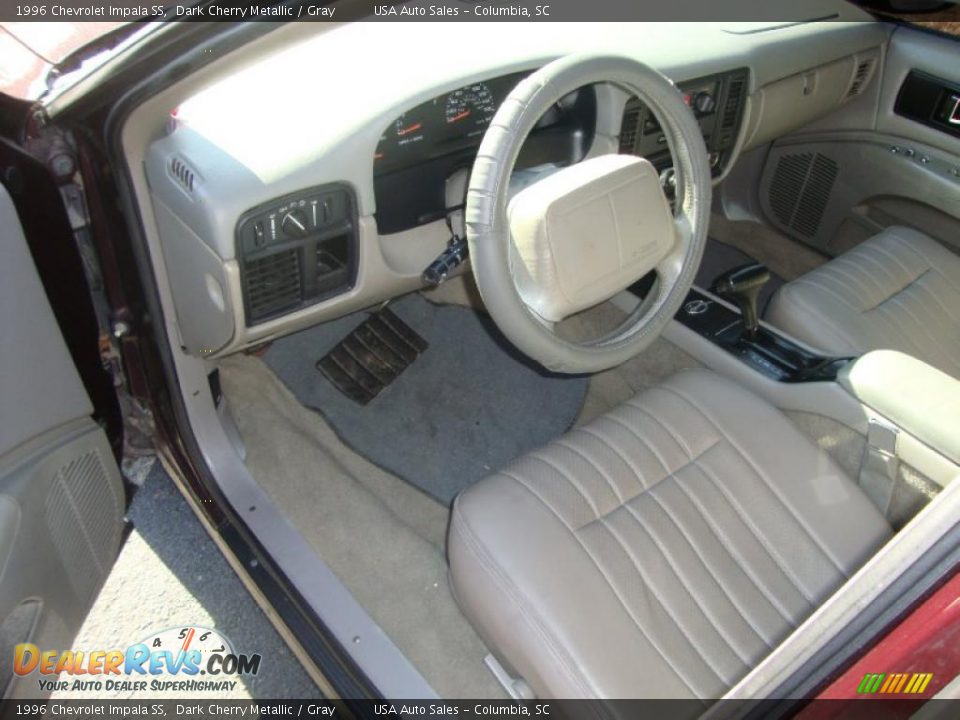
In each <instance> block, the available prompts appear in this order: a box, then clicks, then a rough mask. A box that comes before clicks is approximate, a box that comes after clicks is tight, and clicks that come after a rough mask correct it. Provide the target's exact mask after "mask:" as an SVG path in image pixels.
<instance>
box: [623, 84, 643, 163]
mask: <svg viewBox="0 0 960 720" xmlns="http://www.w3.org/2000/svg"><path fill="white" fill-rule="evenodd" d="M641 110H642V106H641V105H640V101H639V100H638V99H637V98H635V97H632V98H630V99H629V100H627V104H626V106H625V107H624V108H623V120H622V121H621V123H620V154H621V155H633V154H634V153H636V149H637V135H638V134H639V127H638V126H639V124H640V115H641Z"/></svg>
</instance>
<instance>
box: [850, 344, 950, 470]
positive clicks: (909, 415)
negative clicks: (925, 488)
mask: <svg viewBox="0 0 960 720" xmlns="http://www.w3.org/2000/svg"><path fill="white" fill-rule="evenodd" d="M837 380H838V382H839V383H840V384H841V385H842V386H843V387H844V388H845V389H846V390H847V391H848V392H849V393H851V394H852V395H853V396H854V397H856V398H857V399H858V400H859V401H860V402H861V403H863V404H864V405H866V406H867V407H869V408H871V409H873V410H874V411H876V412H877V413H878V414H880V415H882V416H883V417H885V418H887V419H889V420H890V421H892V422H893V423H895V424H896V425H897V426H899V427H900V428H902V429H903V430H905V431H907V432H908V433H910V434H911V435H913V436H914V437H916V438H917V439H918V440H920V441H921V442H923V443H925V444H927V445H928V446H930V447H931V448H933V449H934V450H936V451H938V452H939V453H941V454H942V455H944V456H945V457H947V458H949V459H950V460H952V461H953V462H955V463H960V380H957V379H956V378H953V377H951V376H950V375H947V374H946V373H944V372H941V371H940V370H937V369H936V368H934V367H932V366H930V365H927V364H926V363H925V362H923V361H922V360H917V359H916V358H914V357H911V356H909V355H905V354H904V353H901V352H896V351H894V350H874V351H873V352H869V353H867V354H866V355H863V356H862V357H860V358H858V359H857V360H856V361H855V362H852V363H850V364H849V365H847V366H846V367H845V368H844V369H843V370H841V371H840V374H839V376H838V378H837Z"/></svg>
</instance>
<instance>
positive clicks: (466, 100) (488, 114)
mask: <svg viewBox="0 0 960 720" xmlns="http://www.w3.org/2000/svg"><path fill="white" fill-rule="evenodd" d="M496 111H497V106H496V103H495V102H494V100H493V93H491V92H490V88H488V87H487V86H486V84H485V83H475V84H474V85H467V86H466V87H463V88H460V89H459V90H454V91H453V92H452V93H450V94H449V95H448V96H447V103H446V106H445V108H444V118H445V119H446V121H447V124H448V125H453V124H454V123H461V122H465V121H468V120H469V122H468V123H467V124H468V125H470V126H473V125H481V124H484V123H486V122H488V121H489V120H490V118H492V117H493V115H494V113H495V112H496Z"/></svg>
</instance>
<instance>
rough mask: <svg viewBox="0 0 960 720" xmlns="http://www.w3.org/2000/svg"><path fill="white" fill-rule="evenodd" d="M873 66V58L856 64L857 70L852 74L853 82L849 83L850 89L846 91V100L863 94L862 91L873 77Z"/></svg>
mask: <svg viewBox="0 0 960 720" xmlns="http://www.w3.org/2000/svg"><path fill="white" fill-rule="evenodd" d="M873 66H874V61H873V58H871V59H869V60H861V61H860V62H859V63H858V64H857V70H856V72H855V73H854V74H853V80H851V81H850V88H849V89H848V90H847V99H848V100H849V99H850V98H852V97H856V96H857V95H859V94H860V93H862V92H863V89H864V88H865V87H866V86H867V84H868V83H869V82H870V76H871V75H873Z"/></svg>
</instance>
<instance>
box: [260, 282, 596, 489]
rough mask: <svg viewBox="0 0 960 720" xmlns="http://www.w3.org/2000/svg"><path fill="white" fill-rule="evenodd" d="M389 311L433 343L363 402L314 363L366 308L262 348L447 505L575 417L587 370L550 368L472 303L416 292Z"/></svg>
mask: <svg viewBox="0 0 960 720" xmlns="http://www.w3.org/2000/svg"><path fill="white" fill-rule="evenodd" d="M390 309H391V310H392V311H393V312H394V313H396V314H397V315H398V316H399V317H400V318H401V319H402V320H403V321H404V322H406V323H407V324H408V325H410V327H411V328H413V329H414V330H415V331H416V332H418V333H419V334H420V335H422V336H423V338H424V339H426V340H427V342H428V343H429V348H428V349H427V351H426V352H425V353H424V354H423V355H422V356H421V357H420V358H419V359H417V360H416V361H415V362H414V363H413V364H412V365H411V366H410V367H409V368H408V369H407V370H406V371H405V372H404V373H403V374H402V375H401V376H400V377H399V378H397V380H396V381H394V382H393V383H392V384H391V385H390V386H388V387H387V388H386V389H384V390H383V391H382V392H381V393H380V394H379V395H377V397H376V398H374V399H373V400H372V401H370V403H369V404H368V405H366V406H361V405H357V404H356V403H355V402H353V401H352V400H350V399H349V398H347V397H346V396H344V395H343V394H341V393H340V392H339V391H338V390H336V389H335V388H334V387H333V385H331V384H330V382H329V381H328V380H327V379H326V378H324V377H323V375H321V373H320V372H318V371H317V369H316V367H315V366H316V362H317V360H318V359H319V358H320V357H322V356H323V355H325V354H326V353H327V352H329V351H330V350H331V349H332V348H333V347H334V346H335V345H336V344H337V343H339V342H340V341H341V340H342V339H343V338H344V336H345V335H347V334H348V333H350V332H351V331H353V330H354V329H355V328H356V327H357V326H358V325H359V324H360V323H362V322H363V321H364V320H366V318H367V317H368V315H367V313H355V314H353V315H350V316H347V317H345V318H341V319H339V320H335V321H332V322H328V323H324V324H322V325H317V326H316V327H312V328H309V329H307V330H304V331H302V332H299V333H296V334H295V335H289V336H287V337H285V338H281V339H280V340H277V341H275V342H274V343H273V345H271V347H270V349H269V350H268V351H267V353H266V354H265V355H264V360H265V361H266V363H267V364H268V365H269V366H270V368H271V369H272V370H273V371H274V372H275V373H276V374H277V376H278V377H279V378H280V379H281V380H282V381H283V382H284V384H286V386H287V387H288V388H290V390H291V391H292V392H293V394H294V395H296V397H297V399H298V400H300V402H301V403H303V404H304V405H305V406H307V407H309V408H312V409H314V410H316V411H318V412H320V413H321V414H322V415H323V416H324V417H325V418H326V419H327V421H328V422H329V423H330V424H331V425H332V426H333V427H334V428H335V429H336V431H337V433H338V434H339V435H340V437H341V438H342V439H343V440H344V442H346V443H347V444H348V445H349V446H351V447H352V448H353V449H354V450H356V451H357V452H358V453H360V454H361V455H363V456H364V457H366V458H367V459H369V460H371V461H372V462H374V463H376V464H377V465H379V466H380V467H382V468H384V469H386V470H389V471H390V472H392V473H394V474H395V475H397V476H399V477H401V478H403V479H404V480H406V481H407V482H409V483H411V484H413V485H416V486H417V487H419V488H420V489H421V490H424V491H425V492H427V493H428V494H429V495H431V496H433V497H435V498H436V499H438V500H440V501H441V502H443V503H449V502H450V501H451V500H452V499H453V498H454V496H455V495H456V494H457V493H458V492H459V491H460V490H462V489H463V488H465V487H467V486H468V485H470V484H471V483H474V482H476V481H477V480H480V479H482V478H484V477H485V476H487V475H489V474H490V473H491V472H493V471H495V470H497V469H499V468H501V467H503V466H504V465H505V464H506V463H508V462H509V461H510V460H512V459H514V458H516V457H518V456H520V455H523V454H525V453H527V452H529V451H531V450H533V449H535V448H537V447H540V446H541V445H544V444H545V443H547V442H549V441H551V440H553V439H555V438H557V437H558V436H560V435H562V434H563V433H564V432H565V431H566V430H567V429H568V428H570V426H571V425H572V424H573V422H574V420H575V419H576V417H577V414H578V412H579V411H580V407H581V405H582V404H583V399H584V395H585V394H586V391H587V384H588V381H587V378H585V377H571V376H562V375H554V374H551V373H548V372H547V371H546V370H543V369H542V368H540V367H539V366H537V365H536V364H535V363H533V362H532V361H530V360H527V359H526V358H524V357H523V356H521V355H520V354H519V352H518V351H517V350H516V349H515V348H513V347H512V346H511V345H510V344H509V343H508V342H507V340H506V339H504V338H503V336H502V335H501V334H500V333H499V331H498V330H497V329H496V327H495V326H494V325H493V323H492V321H491V320H490V319H489V318H487V317H486V316H483V315H480V314H478V313H476V312H474V311H473V310H469V309H467V308H464V307H457V306H438V305H434V304H432V303H429V302H427V301H426V300H424V299H423V298H422V297H421V296H420V295H419V294H414V295H408V296H407V297H405V298H403V299H401V300H399V301H397V302H394V303H391V305H390Z"/></svg>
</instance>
